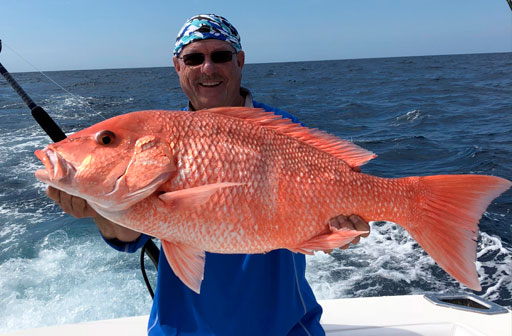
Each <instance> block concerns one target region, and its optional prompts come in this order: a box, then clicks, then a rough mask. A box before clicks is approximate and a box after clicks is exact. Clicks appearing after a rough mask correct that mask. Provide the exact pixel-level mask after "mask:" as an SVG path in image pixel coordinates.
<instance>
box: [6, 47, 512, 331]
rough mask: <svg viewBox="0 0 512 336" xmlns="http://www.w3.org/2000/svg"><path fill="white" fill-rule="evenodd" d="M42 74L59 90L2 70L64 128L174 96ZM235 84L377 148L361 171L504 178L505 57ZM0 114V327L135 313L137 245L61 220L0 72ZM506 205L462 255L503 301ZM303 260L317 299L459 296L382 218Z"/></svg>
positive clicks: (129, 75) (291, 73)
mask: <svg viewBox="0 0 512 336" xmlns="http://www.w3.org/2000/svg"><path fill="white" fill-rule="evenodd" d="M4 65H5V66H6V67H7V68H8V64H4ZM47 75H48V76H50V77H51V78H52V79H53V80H55V81H56V82H58V83H59V84H60V85H61V86H63V87H64V88H66V89H67V90H68V91H70V92H72V93H73V95H70V94H69V93H67V92H65V91H63V90H62V89H61V88H59V87H58V86H56V85H55V84H54V83H52V82H50V81H49V80H48V79H47V78H45V77H44V76H43V75H41V74H40V73H37V72H34V73H20V74H15V75H14V77H15V78H16V79H17V81H18V82H19V83H20V84H21V85H22V86H23V87H24V89H25V90H26V91H27V92H28V93H29V94H30V95H31V97H32V98H33V99H34V100H35V101H36V102H38V103H39V104H40V105H41V106H43V107H44V108H45V109H46V110H47V111H48V113H49V114H50V115H51V116H52V117H53V118H54V119H55V120H56V121H57V123H58V124H59V125H60V126H61V127H62V128H63V130H64V131H65V132H66V133H68V134H69V133H72V132H75V131H78V130H80V129H82V128H85V127H87V126H90V125H92V124H94V123H97V122H99V121H101V120H103V119H104V118H108V117H110V116H114V115H117V114H120V113H125V112H129V111H135V110H142V109H180V108H181V107H183V106H184V105H185V104H186V102H187V101H186V98H185V96H184V95H183V93H182V91H181V89H180V86H179V82H178V79H177V76H176V75H175V73H174V70H173V69H172V68H145V69H117V70H90V71H65V72H49V73H48V74H47ZM243 84H244V86H245V87H247V88H249V89H251V90H252V92H253V95H254V98H255V99H256V100H258V101H261V102H265V103H267V104H269V105H273V106H276V107H280V108H281V109H284V110H287V111H289V112H291V113H292V114H294V115H296V116H297V117H298V118H299V119H300V120H301V121H302V122H303V123H304V124H306V125H308V126H310V127H315V128H320V129H322V130H325V131H328V132H330V133H332V134H335V135H337V136H339V137H342V138H345V139H350V140H352V141H354V142H356V143H357V144H359V145H360V146H362V147H364V148H367V149H369V150H371V151H373V152H375V153H376V154H378V157H377V158H376V159H374V160H372V161H371V162H369V163H368V164H367V165H365V166H364V167H363V171H364V172H365V173H369V174H373V175H379V176H384V177H399V176H408V175H429V174H468V173H478V174H488V175H497V176H501V177H504V178H507V179H509V180H512V165H511V162H512V159H511V158H512V54H511V53H502V54H479V55H454V56H429V57H404V58H386V59H361V60H340V61H322V62H296V63H273V64H248V65H246V67H245V69H244V79H243ZM0 120H1V122H0V132H1V134H2V136H1V137H0V179H1V180H0V181H1V183H0V331H12V330H18V329H25V328H33V327H39V326H46V325H53V324H62V323H74V322H79V321H88V320H97V319H106V318H115V317H122V316H132V315H140V314H147V313H148V312H149V309H150V306H151V298H150V296H149V294H148V292H147V290H146V288H145V285H144V283H143V281H142V276H141V273H140V270H139V254H138V253H137V254H125V253H118V252H116V251H114V250H113V249H111V248H110V247H108V246H107V245H106V244H105V243H104V242H103V240H102V239H101V238H100V236H99V234H98V230H97V229H96V226H95V225H94V223H92V221H91V220H88V219H82V220H78V219H74V218H72V217H70V216H68V215H65V214H63V213H62V212H61V211H60V209H59V208H58V207H57V206H55V205H54V204H53V203H52V202H51V201H49V200H48V199H47V198H46V196H45V186H44V185H43V184H42V183H40V182H38V181H37V180H36V179H35V178H34V176H33V172H34V171H35V170H36V169H37V168H39V167H41V166H42V165H41V164H40V163H39V161H38V160H37V159H36V157H35V156H34V155H33V152H34V150H36V149H38V148H41V147H43V146H45V145H46V144H47V143H49V142H50V140H49V138H48V137H47V136H46V135H45V134H44V133H43V131H41V130H40V129H39V127H38V126H37V125H36V123H35V121H33V120H32V118H31V116H30V112H29V111H28V109H27V108H26V106H25V105H24V104H23V102H22V101H21V100H20V98H19V97H18V96H17V95H16V94H15V93H14V92H13V91H12V89H11V88H10V87H9V86H8V84H7V83H6V82H5V81H4V80H3V79H2V80H0ZM511 208H512V192H511V191H510V190H509V191H507V192H506V193H504V194H503V195H502V196H501V197H499V198H498V199H496V200H495V201H494V202H493V203H492V204H491V205H490V206H489V208H488V209H487V211H486V212H485V213H484V215H483V217H482V219H481V221H480V234H479V237H478V252H477V253H478V256H477V258H478V259H477V264H476V265H477V269H478V274H479V278H480V280H481V283H482V287H483V290H482V291H481V292H476V294H478V295H481V296H483V297H485V298H487V299H489V300H491V301H493V302H496V303H498V304H500V305H503V306H505V307H508V308H512V213H511ZM307 262H308V269H307V277H308V279H309V281H310V283H311V285H312V287H313V289H314V291H315V293H316V295H317V297H318V298H320V299H329V298H341V297H360V296H382V295H403V294H418V293H423V292H432V291H434V292H450V291H461V292H471V291H470V290H469V289H467V288H465V287H463V286H462V285H460V284H458V283H457V282H456V281H455V280H453V279H452V278H451V277H450V276H449V275H447V274H446V273H445V272H444V271H442V270H441V269H440V268H439V267H438V266H436V265H435V263H434V262H433V260H432V259H431V258H430V257H428V256H427V255H426V254H425V253H424V252H423V251H422V249H421V248H420V247H419V246H418V244H417V243H415V241H414V240H412V238H411V237H410V236H409V234H408V233H407V232H405V231H404V230H403V229H401V228H400V227H398V226H397V225H395V224H392V223H389V222H375V223H372V232H371V234H370V236H369V237H368V238H366V239H363V240H362V241H361V242H360V243H359V244H358V245H357V246H354V247H352V248H350V249H348V250H344V251H335V252H334V253H333V254H332V255H326V254H323V253H317V254H316V255H315V256H312V257H308V259H307ZM147 263H148V264H149V261H147ZM148 271H149V275H150V277H151V279H152V281H154V278H155V271H154V270H152V269H151V267H148Z"/></svg>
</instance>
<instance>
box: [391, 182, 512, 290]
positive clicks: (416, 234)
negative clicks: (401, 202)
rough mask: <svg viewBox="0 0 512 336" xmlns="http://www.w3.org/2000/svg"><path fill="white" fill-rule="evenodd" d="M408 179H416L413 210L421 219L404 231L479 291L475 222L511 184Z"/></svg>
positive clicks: (459, 277) (476, 229) (464, 282)
mask: <svg viewBox="0 0 512 336" xmlns="http://www.w3.org/2000/svg"><path fill="white" fill-rule="evenodd" d="M408 179H416V181H417V183H418V185H419V187H420V188H419V189H420V190H421V192H420V194H419V195H418V203H416V206H415V209H413V211H416V212H417V211H418V210H419V211H420V212H418V215H417V218H420V219H419V223H418V222H416V223H410V224H406V225H403V226H404V228H405V229H407V231H409V233H410V234H411V236H412V237H413V238H414V239H415V240H416V241H417V242H418V243H419V244H420V245H421V247H423V249H424V250H425V251H426V252H427V253H428V254H429V255H430V256H431V257H432V258H433V259H434V260H435V261H436V262H437V264H438V265H439V266H440V267H441V268H443V269H444V270H445V271H446V272H448V273H449V274H450V275H451V276H453V277H454V278H455V279H457V280H458V281H460V282H461V283H463V284H464V285H466V286H467V287H469V288H471V289H473V290H477V291H479V290H481V287H480V284H479V281H478V274H477V271H476V267H475V261H476V244H477V231H478V221H479V220H480V218H481V216H482V214H483V212H484V211H485V209H486V208H487V206H488V205H489V204H490V203H491V201H492V200H493V199H494V198H496V197H498V196H499V195H500V194H501V193H503V192H504V191H505V190H507V189H508V188H510V186H512V183H511V182H510V181H507V180H505V179H502V178H499V177H495V176H483V175H438V176H425V177H420V178H418V177H416V178H414V177H412V178H408ZM400 224H402V223H400Z"/></svg>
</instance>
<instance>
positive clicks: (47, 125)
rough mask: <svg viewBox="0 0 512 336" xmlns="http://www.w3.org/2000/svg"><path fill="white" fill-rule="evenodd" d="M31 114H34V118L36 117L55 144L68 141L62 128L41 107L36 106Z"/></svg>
mask: <svg viewBox="0 0 512 336" xmlns="http://www.w3.org/2000/svg"><path fill="white" fill-rule="evenodd" d="M30 112H31V113H32V117H34V119H35V120H36V121H37V123H38V124H39V126H41V128H42V129H43V130H44V131H45V132H46V134H48V136H49V137H50V138H51V139H52V140H53V142H59V141H61V140H64V139H66V134H64V132H62V130H61V129H60V127H59V126H58V125H57V124H56V123H55V121H53V119H52V118H51V117H50V116H49V115H48V113H46V111H45V110H44V109H43V108H42V107H41V106H37V105H36V106H35V107H34V108H32V110H31V111H30Z"/></svg>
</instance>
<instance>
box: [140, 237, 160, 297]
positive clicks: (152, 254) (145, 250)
mask: <svg viewBox="0 0 512 336" xmlns="http://www.w3.org/2000/svg"><path fill="white" fill-rule="evenodd" d="M145 254H147V255H148V257H149V259H151V261H152V262H153V265H155V268H156V269H157V270H158V257H159V256H160V250H159V249H158V247H156V245H155V243H154V242H153V240H151V238H150V239H148V241H147V242H146V244H144V246H142V249H141V251H140V271H141V272H142V277H143V278H144V282H145V283H146V287H147V288H148V291H149V295H151V298H154V297H155V293H154V292H153V288H152V287H151V284H150V283H149V279H148V276H147V275H146V268H145V267H144V255H145Z"/></svg>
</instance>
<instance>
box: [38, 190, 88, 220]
mask: <svg viewBox="0 0 512 336" xmlns="http://www.w3.org/2000/svg"><path fill="white" fill-rule="evenodd" d="M46 195H48V197H49V198H50V199H51V200H53V201H54V202H55V203H57V204H58V205H59V206H60V208H61V209H62V211H64V212H65V213H67V214H69V215H71V216H73V217H76V218H82V217H93V216H95V215H97V213H96V211H94V209H92V208H91V207H90V206H89V204H87V201H86V200H84V199H82V198H80V197H76V196H72V195H70V194H68V193H66V192H64V191H61V190H59V189H55V188H53V187H48V188H47V189H46Z"/></svg>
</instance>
